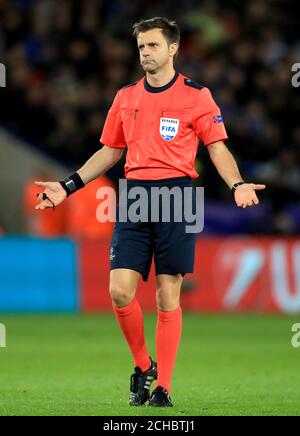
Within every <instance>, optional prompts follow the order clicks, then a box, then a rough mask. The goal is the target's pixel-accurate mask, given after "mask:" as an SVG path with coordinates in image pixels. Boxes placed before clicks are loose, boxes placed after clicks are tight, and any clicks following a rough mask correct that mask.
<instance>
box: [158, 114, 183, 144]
mask: <svg viewBox="0 0 300 436" xmlns="http://www.w3.org/2000/svg"><path fill="white" fill-rule="evenodd" d="M178 128H179V120H177V119H175V118H161V119H160V126H159V131H160V135H161V137H162V138H163V139H164V140H166V141H171V140H172V139H174V138H175V136H176V135H177V133H178Z"/></svg>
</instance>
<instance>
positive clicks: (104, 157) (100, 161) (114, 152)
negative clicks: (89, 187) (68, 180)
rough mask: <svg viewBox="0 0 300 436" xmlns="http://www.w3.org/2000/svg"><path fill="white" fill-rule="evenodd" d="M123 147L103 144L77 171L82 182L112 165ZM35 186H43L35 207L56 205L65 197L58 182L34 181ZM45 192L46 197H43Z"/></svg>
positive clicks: (102, 172) (42, 207) (119, 157)
mask: <svg viewBox="0 0 300 436" xmlns="http://www.w3.org/2000/svg"><path fill="white" fill-rule="evenodd" d="M123 150H124V149H120V148H112V147H107V146H106V145H104V146H103V147H102V148H101V150H99V151H97V152H96V153H95V154H94V155H93V156H92V157H91V158H90V159H89V160H88V161H87V162H86V163H85V164H84V165H83V166H82V167H81V168H80V169H79V170H78V171H77V174H78V175H79V176H80V178H81V180H82V182H83V183H84V184H85V185H86V184H87V183H89V182H91V181H92V180H94V179H96V178H97V177H100V176H102V175H103V174H105V173H106V171H108V170H109V169H110V168H111V167H113V166H114V165H115V164H116V163H117V162H118V161H119V160H120V159H121V157H122V154H123ZM35 184H36V185H37V186H40V187H41V188H44V191H43V192H42V193H41V194H39V196H38V204H37V206H36V207H35V209H41V210H43V209H47V208H49V207H53V205H54V206H58V205H59V204H61V203H62V202H63V201H64V200H65V199H66V197H67V192H66V190H65V189H64V188H63V187H62V185H61V184H60V182H35ZM43 194H45V195H46V196H47V198H45V195H43Z"/></svg>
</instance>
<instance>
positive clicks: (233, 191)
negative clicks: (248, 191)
mask: <svg viewBox="0 0 300 436" xmlns="http://www.w3.org/2000/svg"><path fill="white" fill-rule="evenodd" d="M244 184H245V182H237V183H235V184H234V185H233V187H232V188H231V192H232V193H233V194H234V193H235V191H236V188H238V187H239V186H241V185H244Z"/></svg>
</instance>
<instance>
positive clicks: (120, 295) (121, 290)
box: [109, 283, 134, 307]
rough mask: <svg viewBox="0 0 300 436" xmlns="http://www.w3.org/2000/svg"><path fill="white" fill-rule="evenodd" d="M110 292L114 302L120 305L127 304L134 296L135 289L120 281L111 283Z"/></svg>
mask: <svg viewBox="0 0 300 436" xmlns="http://www.w3.org/2000/svg"><path fill="white" fill-rule="evenodd" d="M109 293H110V296H111V298H112V300H113V302H114V304H115V305H116V306H118V307H123V306H127V305H128V304H130V303H131V301H132V300H133V298H134V291H133V290H132V289H128V288H126V287H125V286H122V285H120V284H118V283H111V284H110V286H109Z"/></svg>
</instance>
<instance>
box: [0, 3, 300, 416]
mask: <svg viewBox="0 0 300 436" xmlns="http://www.w3.org/2000/svg"><path fill="white" fill-rule="evenodd" d="M296 10H297V8H296V2H293V1H284V0H269V1H263V0H253V1H243V2H241V1H238V0H226V1H220V0H208V1H199V0H177V1H176V2H173V1H169V0H164V1H162V0H159V1H158V0H151V1H149V0H140V1H132V0H110V1H107V0H85V1H75V0H60V1H58V0H39V1H38V0H0V63H2V64H3V65H5V67H6V87H2V88H0V200H1V203H0V323H3V324H4V325H5V326H6V329H7V348H6V349H5V348H1V347H0V372H1V383H2V387H3V389H2V393H0V414H26V413H28V414H34V413H39V414H47V413H48V414H60V413H65V414H75V413H76V412H77V413H82V414H106V413H107V414H118V413H119V414H129V413H133V412H132V411H130V410H129V409H128V408H126V407H123V406H121V405H122V404H123V403H125V404H126V395H127V389H128V387H127V378H128V367H129V368H130V365H131V362H130V357H129V356H128V352H127V350H126V346H125V344H123V342H122V338H121V334H120V333H119V331H118V329H117V326H116V325H115V323H114V320H113V317H112V314H111V303H110V299H109V296H108V276H109V274H108V272H109V249H108V247H109V240H110V235H111V232H112V227H111V224H99V223H98V222H97V221H96V216H95V209H96V207H97V205H98V204H99V202H98V200H96V194H95V193H96V191H97V189H98V188H99V187H100V186H103V185H110V186H117V183H118V179H119V178H120V177H123V165H124V159H123V160H122V161H121V162H120V163H119V164H117V165H116V166H115V167H114V168H113V169H111V170H110V171H109V172H108V173H107V175H106V176H105V177H102V178H101V179H99V180H97V181H95V182H93V183H92V184H90V185H89V186H88V187H87V188H86V189H85V190H82V191H80V192H79V193H77V194H76V195H75V196H74V197H72V198H70V199H68V201H67V202H66V203H65V204H64V205H63V206H61V207H59V208H58V209H57V210H56V212H55V213H53V212H52V211H47V212H45V213H38V212H36V211H35V210H34V204H35V194H36V192H37V191H36V188H35V187H34V185H33V181H34V180H37V179H44V180H45V178H47V179H52V180H53V179H54V180H56V179H57V178H62V177H65V176H66V175H68V174H69V173H71V172H74V170H76V169H77V168H79V167H80V166H81V165H82V164H83V162H84V161H85V160H86V159H87V158H88V157H89V156H90V155H91V154H92V153H94V152H95V151H96V150H98V148H99V146H101V145H100V144H99V137H100V133H101V128H102V125H103V122H104V120H105V116H106V113H107V111H108V109H109V107H110V105H111V103H112V100H113V97H114V95H115V93H116V91H117V89H118V88H120V87H121V86H123V85H126V84H128V83H131V82H133V81H135V80H137V79H138V78H140V77H141V76H142V72H141V69H140V66H139V63H138V56H137V54H138V53H137V48H136V44H135V41H134V39H133V38H132V36H131V26H132V24H133V23H134V22H135V21H137V20H139V19H140V18H150V17H153V16H158V15H162V16H168V17H169V18H173V19H176V20H177V22H178V24H179V26H180V29H181V32H182V41H181V46H180V55H179V58H178V60H177V61H176V68H177V70H179V71H180V72H182V73H183V74H185V75H187V76H190V77H191V78H192V79H193V80H196V81H198V82H199V83H201V84H204V85H205V86H208V87H209V88H210V89H211V90H212V92H213V95H214V97H215V99H216V101H217V103H218V104H219V106H220V107H221V109H222V114H223V118H224V120H225V125H226V127H227V130H228V133H229V138H230V139H229V141H228V146H229V148H230V149H231V150H232V152H233V154H234V155H235V157H236V159H237V161H238V163H239V166H240V169H241V172H242V174H243V176H244V178H245V179H246V180H249V181H254V182H258V183H266V184H267V190H266V191H265V192H262V193H261V194H260V200H261V202H260V205H259V206H258V207H255V208H249V209H246V210H240V209H238V208H237V207H236V206H235V205H234V202H233V200H232V196H231V193H230V192H228V189H227V187H226V186H225V184H224V183H223V182H222V180H221V179H220V178H219V176H218V175H217V173H216V170H215V168H214V167H213V166H212V164H211V162H210V160H209V158H208V153H207V151H206V150H205V149H204V147H201V146H200V147H199V153H198V156H197V169H198V172H199V174H200V177H199V179H198V180H197V181H196V183H197V184H198V185H199V186H202V185H204V186H205V227H204V231H203V232H202V233H201V234H199V236H198V241H197V256H196V268H195V274H193V275H190V276H187V277H186V278H185V280H184V285H183V293H182V306H183V308H184V309H185V317H186V325H187V327H186V333H185V332H184V335H185V336H184V338H183V342H182V350H183V351H184V352H182V353H181V354H180V355H179V358H178V367H177V368H178V369H177V372H176V373H175V378H174V385H175V386H177V387H175V388H174V390H175V391H176V392H178V396H179V398H180V399H181V397H182V398H186V399H185V400H182V401H183V404H184V405H182V406H181V409H176V410H175V411H174V410H173V411H172V413H175V414H182V415H184V414H189V413H192V414H193V413H194V414H213V413H216V414H235V413H237V414H247V413H250V414H255V413H257V414H259V413H262V414H272V413H274V414H279V413H283V414H292V413H293V414H295V413H297V411H299V410H300V409H299V408H300V402H299V399H298V397H297V395H296V391H298V392H299V387H300V385H299V377H298V376H297V362H299V353H300V351H298V350H297V349H293V348H292V346H291V343H290V342H291V337H292V332H291V327H292V325H293V323H294V322H296V320H297V317H298V319H299V314H300V239H299V231H300V127H299V113H300V112H299V106H300V99H299V88H294V87H293V86H292V84H291V79H292V72H291V68H292V65H293V64H294V63H297V62H300V39H299V31H298V29H299V18H298V17H297V13H296ZM138 295H139V299H140V300H141V302H142V304H143V307H144V308H145V309H147V310H148V311H150V312H151V311H153V310H154V308H155V277H154V275H153V272H152V275H151V277H150V280H149V282H148V283H147V284H145V283H141V286H140V289H139V291H138ZM93 312H96V315H95V314H93ZM102 312H107V313H106V314H102V315H101V316H98V313H102ZM200 312H201V313H200ZM204 312H207V313H209V314H210V315H207V314H206V315H205V314H204ZM236 312H237V314H236ZM49 314H51V315H49ZM58 314H60V315H58ZM66 314H68V315H66ZM153 319H154V317H153V315H149V316H148V318H146V328H147V329H148V330H149V331H148V333H149V335H150V343H151V344H152V345H151V346H152V347H154V342H153V337H154V332H153V330H154V328H155V326H154V324H153ZM150 327H151V328H150ZM203 332H205V334H204V333H203ZM151 335H152V336H151ZM104 336H105V340H104ZM151 337H152V339H151ZM151 341H152V342H151ZM0 343H1V341H0ZM113 344H115V346H113ZM0 345H1V344H0ZM78 349H80V350H81V357H80V358H78V356H77V353H78ZM220 354H221V355H220ZM77 359H78V360H77ZM121 359H122V362H124V365H122V368H121V369H120V368H118V362H119V361H120V360H121ZM197 359H198V360H197ZM20 362H23V363H24V365H23V366H22V368H20ZM74 362H75V363H74ZM91 362H92V363H91ZM197 362H199V364H198V366H197ZM218 364H219V365H218ZM201 365H202V366H201ZM199 367H200V369H201V368H202V369H201V375H199V380H198V381H199V383H198V384H197V383H196V385H195V386H193V388H192V389H188V386H189V382H190V383H191V384H193V383H194V384H195V380H194V379H193V378H192V377H191V378H190V379H189V378H187V379H185V381H184V386H181V384H180V380H181V376H182V377H183V376H184V375H183V374H185V368H190V371H191V374H193V372H194V373H196V374H197V373H198V372H199ZM72 368H73V369H72ZM202 370H203V373H202ZM106 371H107V373H106ZM103 372H104V373H105V374H104V375H103V376H102V375H101V374H103ZM96 374H97V375H96ZM110 374H111V375H110ZM119 374H121V375H122V377H121V376H120V379H122V380H121V381H120V380H119ZM224 374H225V376H224ZM94 376H95V378H94ZM109 377H110V378H109ZM224 377H225V382H224ZM95 380H96V381H97V383H98V384H97V383H96V384H95ZM237 380H238V381H237ZM243 380H244V384H243ZM255 382H257V383H255ZM222 383H225V385H226V388H225V387H224V386H223V385H222ZM70 385H72V387H70ZM198 385H199V386H198ZM96 386H97V387H96ZM103 386H104V387H105V389H106V391H107V392H110V390H109V389H111V392H110V394H111V399H112V398H113V396H114V395H115V392H116V390H115V389H117V397H118V398H119V397H120V398H121V399H120V400H118V401H120V403H118V406H120V409H118V407H117V408H116V407H112V403H110V401H112V400H109V401H108V403H107V404H104V403H101V407H100V406H99V401H100V398H99V397H100V393H101V391H102V389H103ZM226 389H227V390H226ZM272 389H273V390H272ZM176 392H175V393H176ZM174 395H175V394H174ZM82 398H83V399H84V400H83V399H82ZM179 398H178V399H179ZM101 401H102V400H101ZM177 402H178V400H177ZM195 402H196V403H195ZM204 403H205V405H206V406H204ZM66 404H68V406H67V405H66ZM195 404H196V405H195ZM191 405H193V406H195V407H194V408H193V407H191ZM99 407H100V408H99ZM122 407H123V408H122ZM114 412H115V413H114ZM134 413H137V412H136V410H135V411H134ZM138 413H143V412H138ZM147 413H150V412H149V411H148V412H147Z"/></svg>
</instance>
